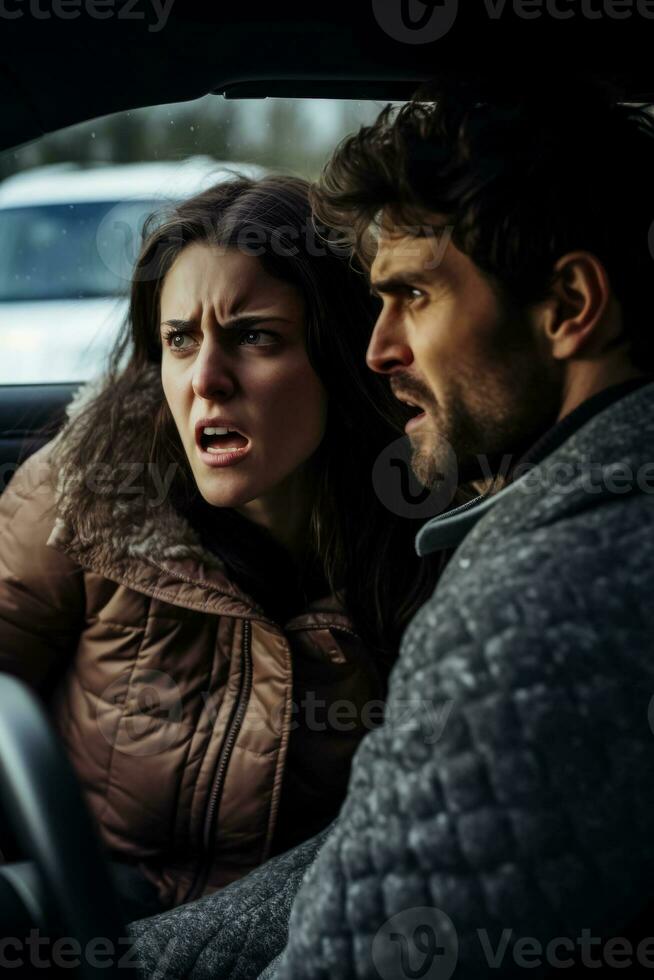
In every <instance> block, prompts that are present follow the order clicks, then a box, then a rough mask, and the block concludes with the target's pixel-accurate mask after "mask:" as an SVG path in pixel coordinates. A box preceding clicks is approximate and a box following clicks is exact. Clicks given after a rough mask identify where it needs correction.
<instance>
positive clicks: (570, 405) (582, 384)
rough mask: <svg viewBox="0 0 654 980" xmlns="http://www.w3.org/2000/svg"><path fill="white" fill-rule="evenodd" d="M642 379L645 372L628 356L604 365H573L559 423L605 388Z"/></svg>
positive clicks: (565, 390) (589, 363) (594, 363)
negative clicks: (635, 365)
mask: <svg viewBox="0 0 654 980" xmlns="http://www.w3.org/2000/svg"><path fill="white" fill-rule="evenodd" d="M642 377H645V372H644V371H641V370H639V369H638V368H636V367H634V365H633V364H632V363H631V361H630V360H629V359H628V357H626V356H625V357H620V358H619V359H618V358H616V359H615V360H611V361H608V362H604V363H597V362H584V363H580V364H576V365H571V367H570V371H569V373H568V377H567V379H566V383H565V386H564V392H563V400H562V402H561V409H560V411H559V415H558V418H557V422H560V421H561V419H564V418H565V417H566V415H569V414H570V413H571V412H574V410H575V409H576V408H578V407H579V406H580V405H582V404H583V403H584V402H585V401H588V399H589V398H592V397H593V395H598V394H599V393H600V391H604V389H605V388H611V387H613V385H618V384H622V383H623V382H624V381H631V380H632V379H635V378H642Z"/></svg>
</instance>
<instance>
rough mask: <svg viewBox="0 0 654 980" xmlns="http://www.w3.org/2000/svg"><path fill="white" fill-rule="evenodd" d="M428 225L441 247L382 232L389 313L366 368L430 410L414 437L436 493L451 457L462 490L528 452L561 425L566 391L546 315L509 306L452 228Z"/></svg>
mask: <svg viewBox="0 0 654 980" xmlns="http://www.w3.org/2000/svg"><path fill="white" fill-rule="evenodd" d="M428 220H429V221H430V224H431V227H433V228H435V229H436V230H437V231H436V237H431V236H429V235H427V236H424V237H419V236H417V235H416V233H415V232H416V230H415V229H411V231H412V234H406V233H405V232H403V230H402V229H401V228H398V227H397V226H393V225H391V224H389V223H385V224H384V226H383V230H382V235H381V238H380V239H379V245H378V251H377V254H376V257H375V260H374V262H373V265H372V268H371V284H372V288H373V291H374V292H377V293H378V294H379V295H380V296H381V297H382V299H383V302H384V306H383V309H382V312H381V314H380V316H379V319H378V320H377V323H376V325H375V329H374V331H373V335H372V337H371V340H370V345H369V347H368V354H367V358H366V359H367V362H368V366H369V367H370V368H372V370H373V371H377V372H379V373H382V374H388V375H389V377H390V382H391V389H392V391H393V394H395V396H396V397H399V398H400V400H402V401H407V402H412V403H413V404H414V405H416V406H418V407H419V409H421V413H420V414H419V415H417V416H416V417H415V418H414V419H411V421H410V422H409V423H408V426H407V430H406V431H407V435H408V436H409V438H410V440H411V444H412V447H413V458H412V467H413V469H414V472H415V473H416V476H417V478H418V479H419V480H420V481H421V483H423V484H424V485H425V486H432V485H434V484H435V482H436V481H437V479H439V474H440V472H441V471H442V468H443V465H444V462H445V460H446V459H447V458H448V455H449V456H450V458H451V450H453V451H454V454H455V456H456V458H457V461H458V465H459V476H460V478H461V480H462V482H463V481H464V480H465V479H470V478H472V477H474V476H478V474H479V467H480V466H481V467H482V472H487V467H488V466H490V467H491V468H493V469H495V467H496V464H497V461H498V456H502V455H504V454H512V455H515V454H519V453H520V452H523V451H524V450H525V449H527V448H528V446H529V444H530V443H531V442H533V441H534V440H535V439H537V438H538V437H539V435H541V434H542V433H543V432H544V431H545V430H546V429H547V428H548V427H549V425H551V424H553V422H554V421H555V420H556V416H557V413H558V409H559V406H560V404H561V399H562V385H563V382H562V378H561V374H560V370H559V369H558V368H557V365H556V362H555V361H554V359H553V358H552V357H551V355H550V354H549V351H548V349H547V346H546V344H545V343H544V342H543V339H542V334H541V331H540V330H539V315H538V309H537V308H536V307H534V308H533V309H532V310H530V311H522V310H518V309H513V308H512V306H511V304H509V303H507V302H503V301H501V300H500V299H499V298H498V294H497V293H496V291H495V290H494V289H493V288H492V286H491V285H490V282H489V280H488V279H487V278H486V277H484V276H483V275H482V273H481V272H480V270H479V269H478V268H477V266H475V264H474V263H473V262H472V260H471V259H469V258H468V257H467V256H466V255H464V254H463V252H461V251H459V249H457V248H456V246H455V245H453V244H452V242H451V240H450V238H451V231H452V229H451V227H450V228H448V227H446V226H445V225H444V224H443V219H442V218H440V217H439V216H437V215H429V216H428ZM439 228H440V231H439V230H438V229H439ZM448 444H449V447H451V450H448ZM514 461H515V460H514Z"/></svg>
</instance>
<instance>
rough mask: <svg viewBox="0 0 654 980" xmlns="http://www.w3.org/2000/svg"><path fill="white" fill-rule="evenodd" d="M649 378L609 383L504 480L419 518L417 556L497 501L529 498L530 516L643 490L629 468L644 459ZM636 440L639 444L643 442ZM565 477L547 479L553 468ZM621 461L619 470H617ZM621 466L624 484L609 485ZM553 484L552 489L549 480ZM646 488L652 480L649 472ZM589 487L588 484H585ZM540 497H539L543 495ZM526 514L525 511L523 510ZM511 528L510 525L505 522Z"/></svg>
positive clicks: (652, 393)
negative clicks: (498, 487)
mask: <svg viewBox="0 0 654 980" xmlns="http://www.w3.org/2000/svg"><path fill="white" fill-rule="evenodd" d="M653 410H654V383H652V381H651V379H649V378H638V379H633V380H631V381H627V382H624V383H621V384H618V385H611V386H610V387H609V388H606V389H604V390H603V391H601V392H598V394H596V395H594V396H593V397H592V398H589V399H587V400H586V401H585V402H583V403H582V404H581V405H579V406H578V407H577V408H576V409H575V410H574V411H573V412H571V413H570V414H569V415H567V416H565V418H563V419H561V421H560V422H558V423H557V424H556V425H555V426H553V427H552V428H551V429H550V430H548V432H546V433H545V435H544V436H542V438H541V439H539V440H538V442H537V443H535V445H534V446H533V447H532V448H531V449H530V450H529V452H527V453H526V454H525V455H524V456H523V457H522V459H521V460H519V462H518V464H517V466H516V467H515V472H516V473H517V474H519V475H517V476H516V477H515V478H514V479H513V481H512V482H510V483H509V484H508V486H505V487H504V488H503V489H502V490H499V491H497V492H496V493H492V491H491V492H487V493H486V494H482V495H481V496H479V497H477V498H475V499H474V500H471V501H468V502H467V503H466V504H463V505H462V506H461V507H456V508H454V509H453V510H451V511H448V512H447V513H445V514H439V515H438V516H436V517H433V518H432V519H431V520H429V521H427V523H426V524H424V525H423V527H422V528H421V529H420V531H419V532H418V534H417V536H416V540H415V546H416V551H417V553H418V555H420V556H421V557H424V556H425V555H429V554H431V553H433V552H435V551H442V550H444V549H447V548H456V547H458V545H459V544H460V543H461V542H462V541H463V539H464V538H465V537H466V535H467V534H469V532H470V531H471V530H472V529H473V528H474V527H475V525H476V524H477V523H478V522H479V521H480V520H481V519H482V518H483V517H485V516H486V514H488V513H489V512H490V511H491V510H493V509H494V508H495V507H496V506H497V505H498V504H500V503H502V502H506V501H507V500H513V501H516V500H520V499H525V498H526V497H529V498H530V503H531V507H530V510H529V514H530V517H531V520H532V521H534V520H536V518H537V515H538V514H539V513H540V512H542V509H543V508H546V509H547V510H548V511H549V513H550V516H552V512H553V511H556V512H557V513H558V514H560V515H562V514H563V513H564V512H568V513H571V512H573V511H575V512H578V511H579V510H581V509H585V507H588V506H592V505H593V504H594V503H595V502H596V501H597V500H599V499H604V498H606V497H609V496H615V493H616V492H618V493H620V494H621V495H625V494H626V493H629V492H630V493H639V492H645V491H644V489H643V484H642V483H641V482H640V480H638V479H637V474H636V473H635V469H637V468H638V467H639V465H643V464H647V463H648V461H651V458H652V456H651V453H652V448H654V423H653V422H652V419H653V417H654V411H653ZM643 443H644V445H643ZM557 467H558V468H559V471H560V472H561V473H567V474H568V475H569V479H567V480H566V479H565V478H564V479H563V481H561V480H556V481H553V480H552V476H553V475H554V473H555V471H556V468H557ZM625 467H626V470H625ZM618 470H620V472H622V473H625V472H627V471H628V472H629V473H631V475H632V480H631V483H630V485H628V486H626V487H625V489H621V490H618V491H616V490H615V489H611V486H612V482H611V472H612V471H613V472H615V473H617V472H618ZM553 482H554V483H555V487H554V488H553V486H552V484H553ZM650 482H651V484H652V489H651V490H650V491H649V492H654V479H652V478H651V477H650ZM589 487H592V489H591V491H589ZM544 497H548V502H547V503H545V502H544V500H543V498H544ZM525 516H526V515H525ZM512 527H515V525H514V524H512Z"/></svg>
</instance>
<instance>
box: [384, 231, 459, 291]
mask: <svg viewBox="0 0 654 980" xmlns="http://www.w3.org/2000/svg"><path fill="white" fill-rule="evenodd" d="M444 232H445V228H444V227H443V226H441V225H435V226H434V225H429V226H427V225H425V226H424V228H421V229H415V228H411V229H403V230H400V229H399V228H398V226H397V225H395V227H394V230H393V232H392V233H390V234H386V233H383V234H380V235H379V237H378V239H377V249H376V252H375V256H374V258H373V261H372V264H371V267H370V276H371V278H372V279H387V278H388V277H389V276H391V275H394V274H398V273H400V272H405V270H406V271H409V270H419V271H426V270H428V269H433V258H434V252H435V247H436V245H437V244H438V243H439V241H440V240H441V239H442V236H443V234H444ZM442 244H443V245H445V242H443V243H442ZM438 251H439V254H440V253H441V251H442V249H440V248H439V250H438Z"/></svg>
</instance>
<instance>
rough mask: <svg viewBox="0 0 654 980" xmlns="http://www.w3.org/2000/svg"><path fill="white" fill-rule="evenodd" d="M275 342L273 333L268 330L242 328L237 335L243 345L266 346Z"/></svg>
mask: <svg viewBox="0 0 654 980" xmlns="http://www.w3.org/2000/svg"><path fill="white" fill-rule="evenodd" d="M274 343H275V335H274V334H273V333H270V331H268V330H244V331H243V332H242V333H241V335H240V337H239V344H241V345H242V346H243V347H268V346H270V344H274Z"/></svg>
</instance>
